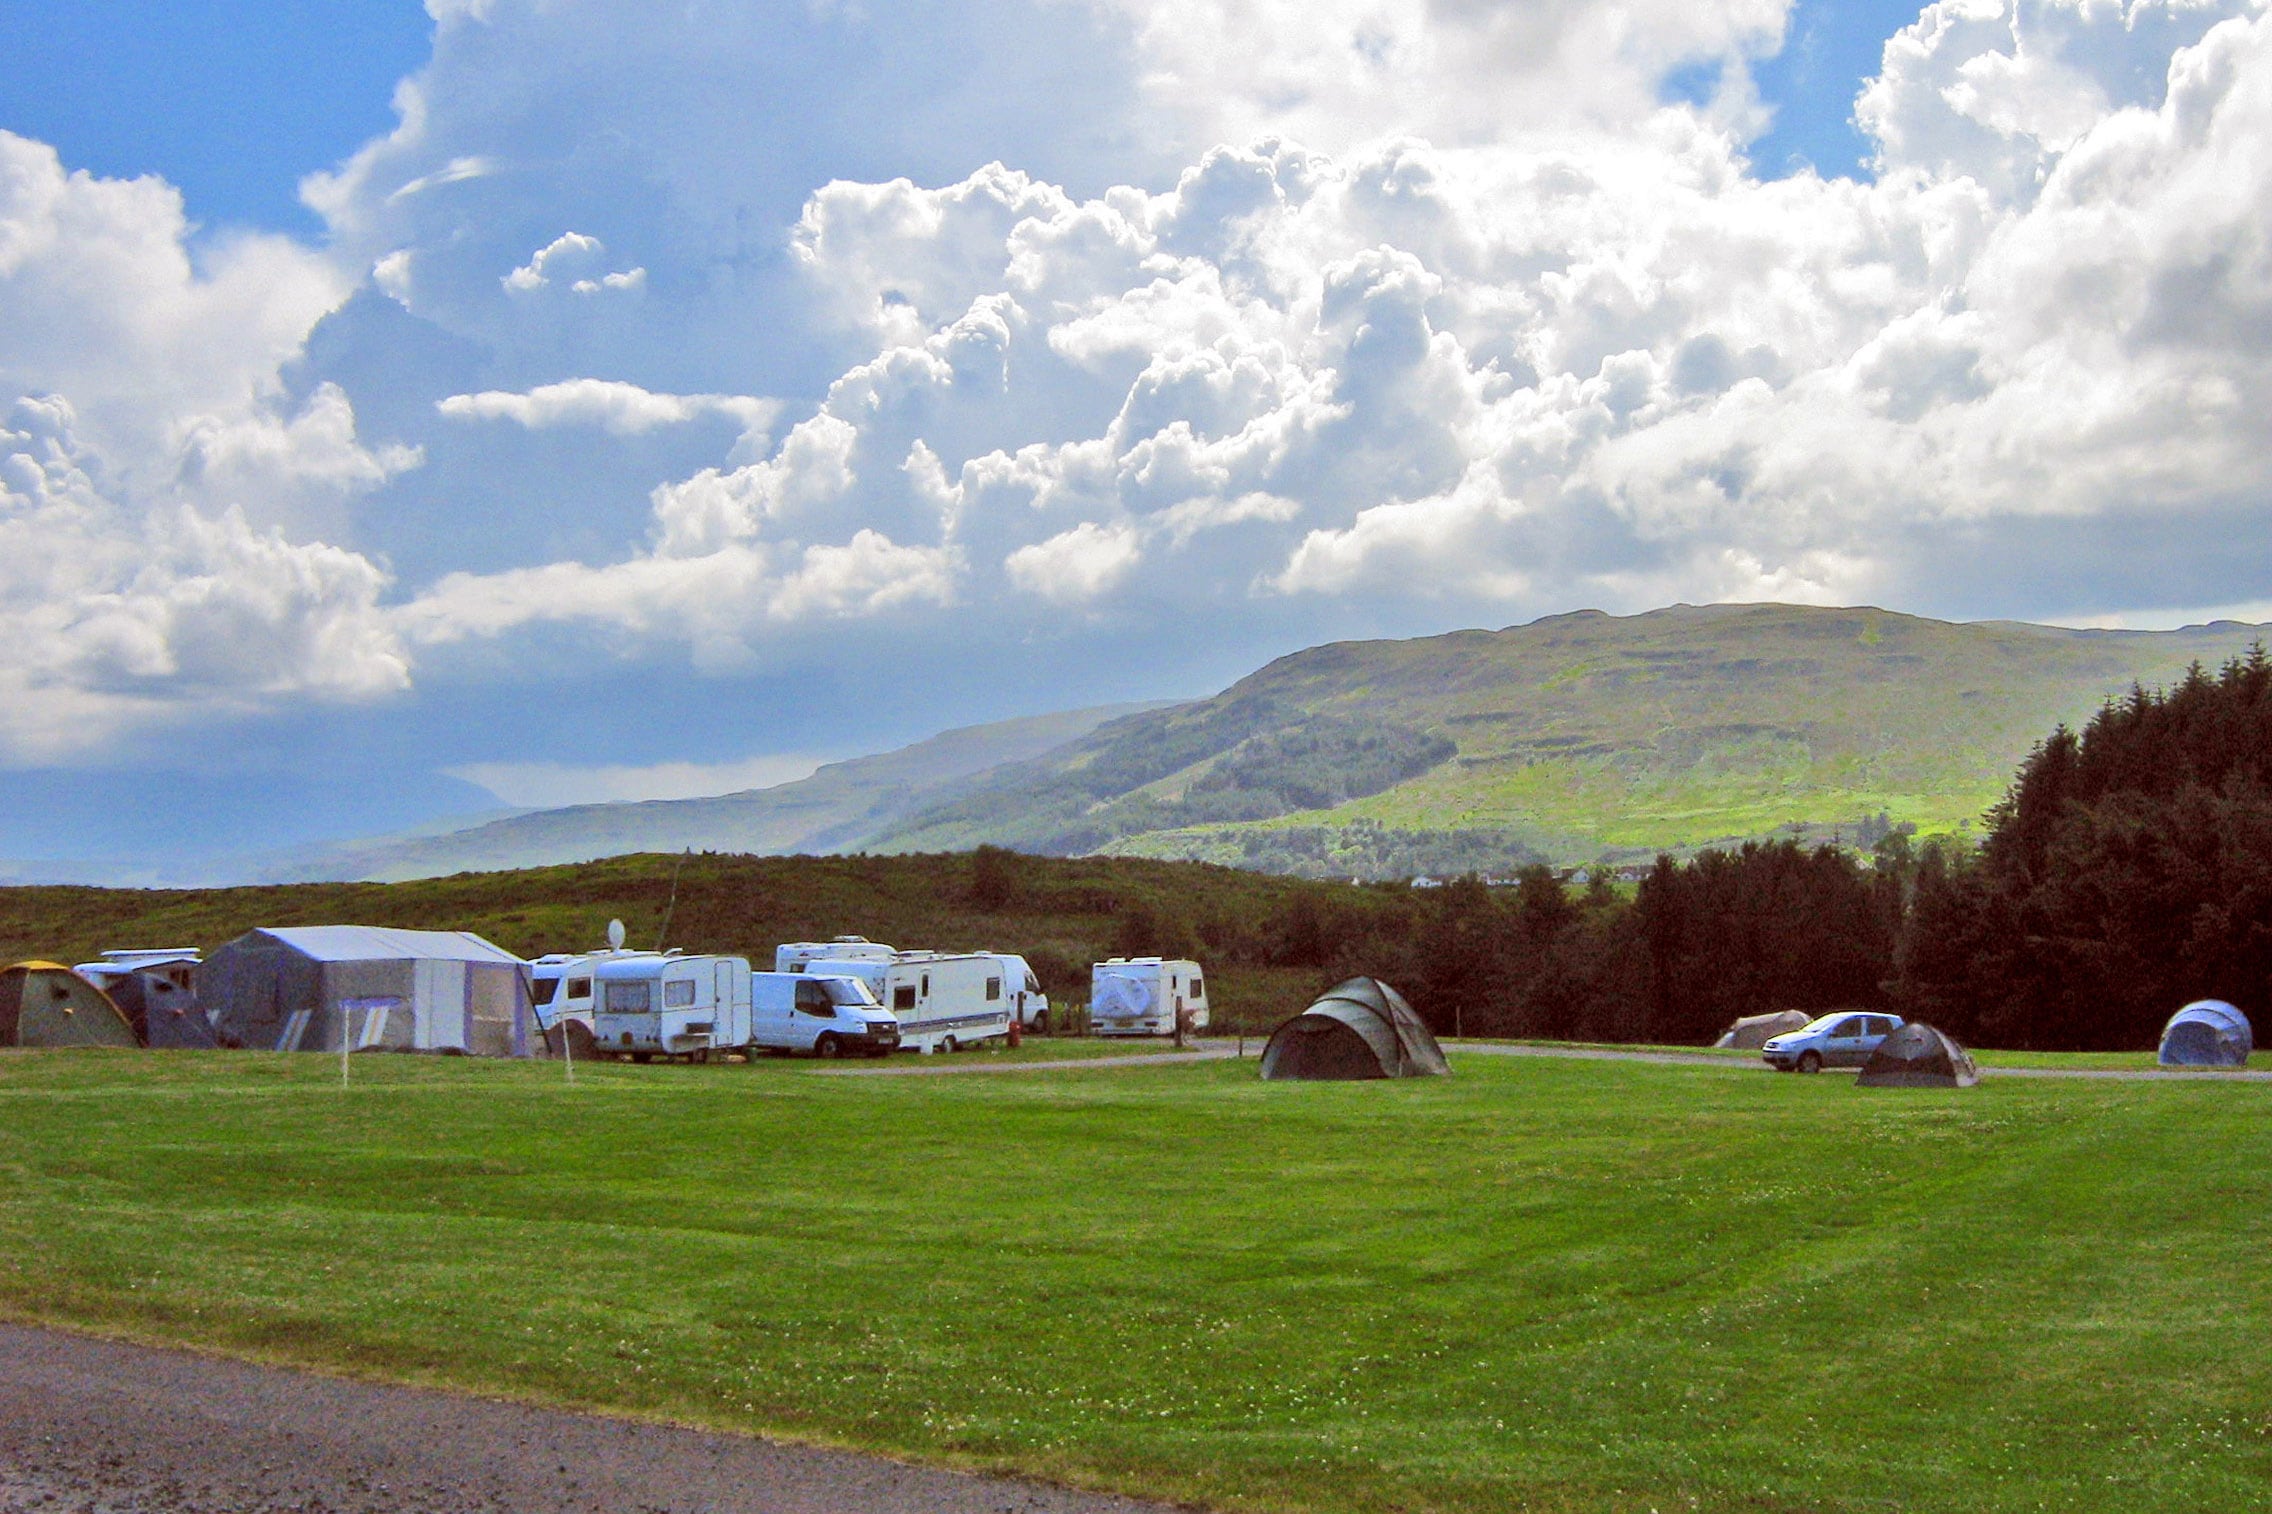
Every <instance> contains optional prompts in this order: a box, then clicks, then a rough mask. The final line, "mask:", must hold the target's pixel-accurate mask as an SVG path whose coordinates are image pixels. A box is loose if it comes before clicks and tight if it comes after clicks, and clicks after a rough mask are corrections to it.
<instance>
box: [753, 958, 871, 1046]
mask: <svg viewBox="0 0 2272 1514" xmlns="http://www.w3.org/2000/svg"><path fill="white" fill-rule="evenodd" d="M749 1044H750V1047H751V1049H752V1050H764V1051H770V1052H775V1053H778V1054H784V1055H785V1054H788V1053H791V1052H810V1053H811V1054H812V1055H814V1056H816V1057H888V1056H890V1055H891V1054H892V1053H893V1052H895V1051H897V1050H899V1020H898V1019H897V1018H896V1017H895V1016H894V1015H893V1014H892V1012H891V1011H890V1010H888V1009H885V1008H884V1007H883V1006H882V1005H881V1004H878V1003H877V1002H876V996H875V995H874V994H873V993H872V992H870V991H869V989H868V985H867V984H865V983H863V982H861V981H860V980H859V979H858V978H851V977H840V976H831V975H825V974H821V973H752V974H751V975H750V1040H749Z"/></svg>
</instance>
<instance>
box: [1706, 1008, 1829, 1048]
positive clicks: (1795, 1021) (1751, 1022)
mask: <svg viewBox="0 0 2272 1514" xmlns="http://www.w3.org/2000/svg"><path fill="white" fill-rule="evenodd" d="M1813 1019H1814V1017H1813V1016H1812V1015H1809V1014H1808V1013H1807V1012H1806V1011H1805V1010H1800V1009H1779V1010H1777V1011H1776V1012H1775V1013H1773V1014H1771V1015H1746V1016H1744V1017H1743V1018H1742V1019H1740V1020H1738V1021H1736V1023H1735V1024H1733V1025H1731V1026H1729V1027H1728V1028H1727V1030H1726V1031H1725V1032H1724V1033H1723V1034H1722V1035H1721V1037H1720V1039H1719V1040H1717V1041H1714V1042H1713V1043H1712V1044H1713V1045H1714V1046H1716V1047H1719V1048H1721V1049H1723V1050H1725V1049H1726V1048H1728V1047H1731V1046H1732V1047H1741V1048H1743V1049H1744V1050H1747V1051H1757V1050H1758V1049H1759V1048H1760V1047H1762V1046H1765V1045H1766V1044H1767V1043H1768V1041H1769V1040H1770V1039H1771V1038H1773V1037H1775V1036H1779V1035H1782V1034H1783V1033H1784V1032H1785V1031H1792V1030H1805V1029H1806V1028H1807V1026H1808V1025H1809V1024H1810V1023H1812V1021H1813Z"/></svg>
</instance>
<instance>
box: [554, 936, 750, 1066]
mask: <svg viewBox="0 0 2272 1514" xmlns="http://www.w3.org/2000/svg"><path fill="white" fill-rule="evenodd" d="M592 981H593V986H594V987H595V988H596V989H597V990H598V991H599V1004H598V1008H597V1011H596V1013H595V1014H594V1015H593V1017H592V1034H593V1038H594V1039H595V1040H596V1041H597V1042H598V1043H599V1049H600V1050H601V1051H603V1052H607V1053H609V1054H611V1055H614V1056H628V1057H629V1058H631V1060H632V1061H634V1062H645V1061H648V1060H650V1059H652V1058H654V1057H657V1056H666V1057H685V1058H686V1059H687V1060H689V1061H692V1062H706V1061H708V1060H709V1059H710V1053H711V1052H713V1051H738V1050H740V1049H741V1048H743V1047H745V1046H747V1045H749V1041H750V970H749V958H747V957H710V956H702V957H689V956H682V955H680V954H679V953H677V952H675V951H673V952H667V953H664V954H662V955H659V956H658V955H656V954H654V953H650V952H639V953H630V952H626V953H623V954H621V955H618V956H614V957H610V958H608V959H606V960H604V961H602V962H600V964H599V965H598V966H597V967H596V968H594V969H593V971H592Z"/></svg>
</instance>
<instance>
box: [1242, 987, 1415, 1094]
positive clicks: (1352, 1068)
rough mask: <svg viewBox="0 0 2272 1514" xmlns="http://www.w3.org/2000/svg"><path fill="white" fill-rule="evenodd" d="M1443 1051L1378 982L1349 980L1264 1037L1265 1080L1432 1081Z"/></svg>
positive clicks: (1397, 995)
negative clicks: (1406, 1079)
mask: <svg viewBox="0 0 2272 1514" xmlns="http://www.w3.org/2000/svg"><path fill="white" fill-rule="evenodd" d="M1451 1070H1452V1069H1451V1064H1450V1063H1449V1062H1446V1061H1445V1060H1444V1049H1443V1048H1442V1047H1441V1046H1438V1045H1437V1044H1436V1038H1435V1036H1434V1035H1433V1034H1432V1033H1431V1032H1430V1031H1429V1029H1428V1027H1427V1024H1426V1023H1425V1022H1424V1021H1422V1020H1421V1018H1420V1017H1419V1016H1418V1015H1416V1014H1414V1013H1413V1012H1412V1006H1411V1005H1409V1004H1407V1003H1405V1002H1404V996H1403V995H1402V994H1400V993H1398V992H1397V991H1396V990H1395V989H1393V988H1391V987H1389V986H1388V985H1387V984H1386V983H1383V982H1381V980H1380V979H1378V978H1351V979H1350V980H1349V981H1348V982H1346V983H1337V984H1335V985H1334V986H1333V987H1332V988H1329V989H1327V990H1326V991H1325V992H1324V993H1322V994H1320V995H1319V996H1318V999H1317V1002H1316V1003H1315V1004H1312V1005H1311V1006H1310V1007H1309V1008H1308V1009H1305V1010H1303V1011H1302V1012H1301V1013H1300V1014H1298V1015H1296V1016H1294V1017H1293V1018H1292V1019H1291V1020H1287V1021H1285V1022H1284V1023H1283V1024H1281V1025H1280V1026H1279V1027H1278V1028H1277V1029H1276V1030H1274V1031H1272V1032H1271V1033H1270V1044H1269V1045H1267V1046H1265V1047H1263V1049H1262V1075H1263V1076H1264V1077H1265V1078H1273V1079H1275V1078H1302V1079H1334V1078H1432V1077H1442V1076H1443V1075H1445V1074H1446V1073H1448V1072H1450V1071H1451Z"/></svg>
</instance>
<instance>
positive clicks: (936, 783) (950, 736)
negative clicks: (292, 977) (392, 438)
mask: <svg viewBox="0 0 2272 1514" xmlns="http://www.w3.org/2000/svg"><path fill="white" fill-rule="evenodd" d="M1147 708H1152V706H1147V705H1141V704H1120V705H1106V706H1102V707H1100V708H1096V709H1087V710H1066V711H1061V712H1059V713H1057V714H1052V715H1035V716H1029V717H1027V718H1025V719H1022V720H1004V721H998V722H996V723H994V724H992V725H980V726H966V727H964V728H962V729H960V730H953V731H947V732H945V733H943V734H941V735H938V736H934V737H932V738H931V739H930V740H928V741H920V742H917V743H916V744H915V745H913V746H909V747H902V748H900V749H899V750H898V751H893V752H884V753H881V754H879V755H876V756H873V757H857V758H854V759H852V760H850V761H848V762H833V763H830V764H829V765H828V766H826V767H824V768H822V769H821V770H820V771H819V772H817V773H815V774H813V775H812V776H811V777H810V778H806V779H802V780H800V781H798V782H795V783H784V784H781V785H779V786H777V787H774V788H767V789H749V790H745V791H744V792H741V793H738V794H722V795H719V796H717V797H716V798H709V799H655V800H649V801H647V802H645V803H636V804H631V803H624V804H581V805H574V806H570V807H568V808H565V809H553V810H536V811H532V812H530V813H527V814H521V815H514V816H511V817H510V818H507V819H503V820H496V821H491V822H490V823H488V824H486V825H480V826H474V827H471V828H469V829H465V830H459V831H451V832H448V833H445V834H442V835H420V836H402V837H392V838H385V839H381V840H375V841H369V842H361V843H351V844H348V845H344V846H339V847H333V848H328V849H325V850H323V851H320V852H317V853H315V854H313V855H310V856H304V857H299V858H295V859H293V860H292V861H291V862H290V863H288V864H286V865H283V866H280V867H277V868H274V869H271V870H269V871H268V873H267V876H268V877H269V879H270V881H274V882H299V881H310V880H318V879H330V878H363V879H372V880H381V881H383V880H389V879H403V878H431V877H439V876H441V875H443V874H446V873H456V872H467V871H483V872H488V871H495V870H498V869H502V868H521V867H543V866H546V865H548V864H552V863H561V862H582V861H585V860H586V859H589V858H594V857H616V856H623V855H626V854H629V853H632V852H675V851H680V850H683V849H685V848H688V847H692V848H694V849H696V850H698V851H703V850H707V851H731V852H755V853H761V854H775V855H782V854H788V853H794V852H827V851H838V850H851V849H852V847H853V846H854V845H855V844H857V843H858V842H860V841H861V840H864V839H865V838H866V837H868V836H870V835H872V834H874V833H875V832H876V831H877V830H878V829H880V828H882V827H884V826H886V825H889V824H890V823H892V822H893V821H895V820H897V819H898V818H899V817H901V816H903V815H905V814H907V813H909V812H910V811H912V810H913V809H915V808H916V807H918V806H920V805H923V804H925V803H929V802H933V801H936V800H937V799H938V798H939V797H940V796H941V795H942V794H944V793H949V792H952V791H953V785H954V784H955V783H956V782H957V781H958V780H961V779H966V778H968V777H970V776H971V775H973V774H976V773H981V772H984V771H986V770H988V769H991V768H996V767H999V766H1001V765H1002V764H1004V763H1011V762H1016V761H1019V760H1021V759H1026V758H1031V757H1035V756H1038V755H1040V754H1041V753H1044V752H1047V751H1050V750H1052V749H1054V748H1057V747H1060V746H1062V745H1064V744H1065V743H1066V742H1069V741H1073V740H1076V739H1077V738H1079V737H1081V736H1085V735H1087V734H1088V733H1089V732H1090V731H1093V730H1095V729H1096V728H1097V726H1098V725H1099V724H1101V723H1103V722H1104V721H1107V720H1111V719H1114V718H1116V717H1119V716H1123V715H1127V714H1130V713H1131V712H1135V711H1140V710H1144V709H1147Z"/></svg>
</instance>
